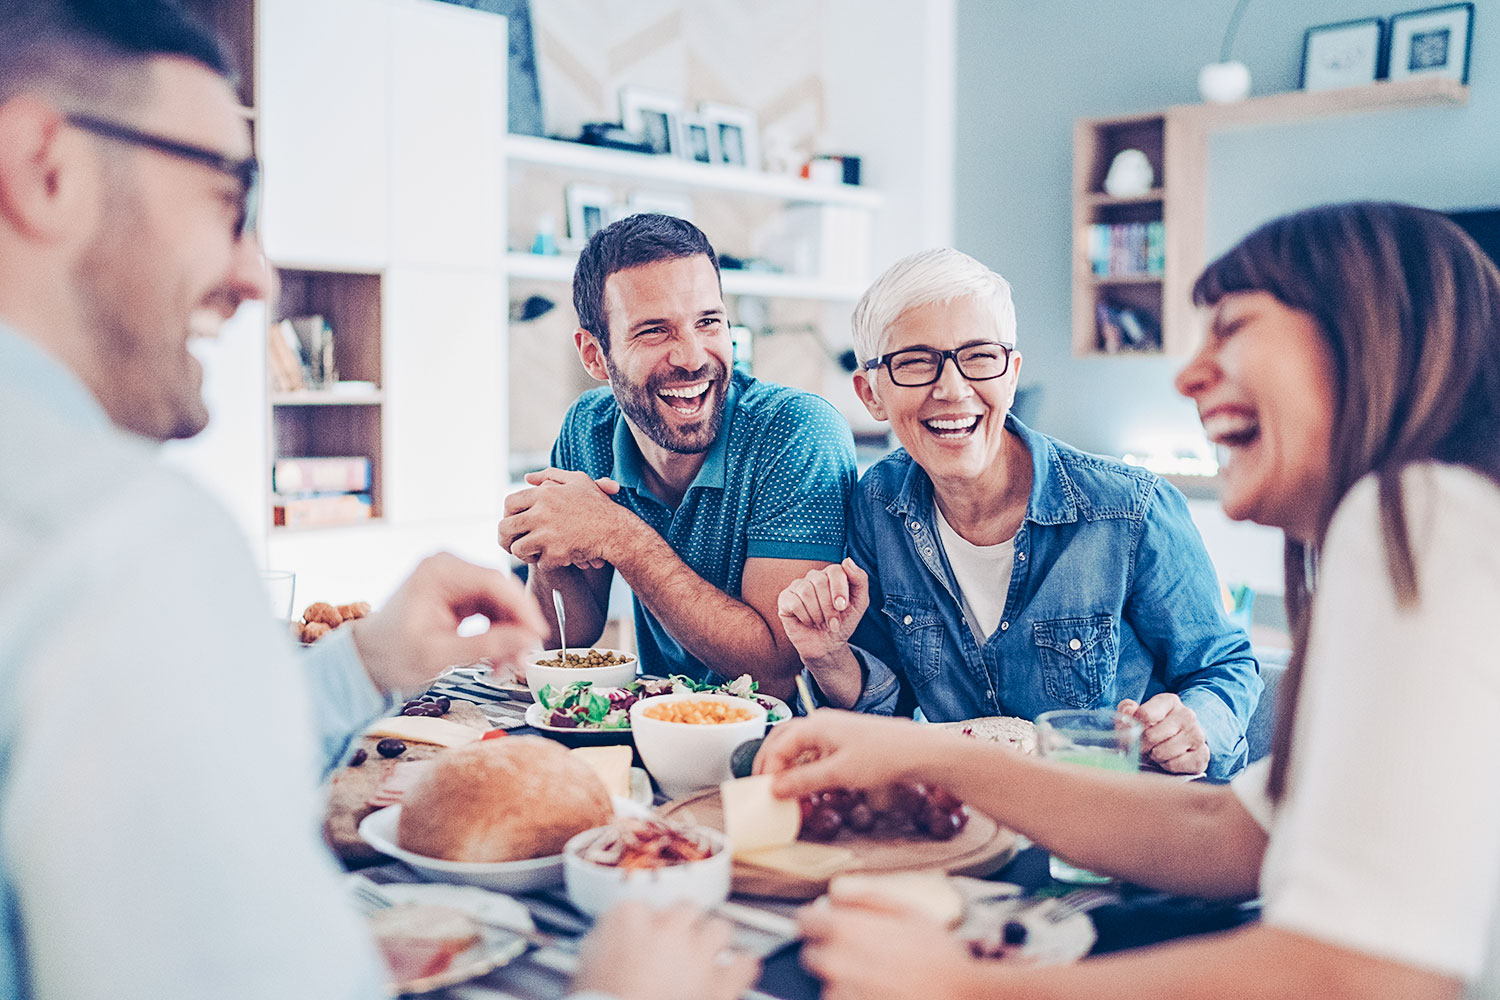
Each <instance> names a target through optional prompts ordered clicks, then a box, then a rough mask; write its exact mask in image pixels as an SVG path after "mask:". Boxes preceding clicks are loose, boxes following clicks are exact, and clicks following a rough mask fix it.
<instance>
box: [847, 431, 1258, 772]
mask: <svg viewBox="0 0 1500 1000" xmlns="http://www.w3.org/2000/svg"><path fill="white" fill-rule="evenodd" d="M1006 428H1007V429H1008V430H1010V431H1011V432H1013V433H1015V434H1017V435H1018V436H1019V437H1020V438H1021V440H1022V441H1023V442H1024V443H1025V444H1026V447H1027V449H1028V450H1029V451H1030V453H1031V462H1032V472H1033V481H1032V488H1031V497H1030V499H1029V500H1028V501H1027V506H1026V517H1025V519H1024V520H1023V521H1022V523H1021V528H1020V530H1019V531H1018V532H1017V533H1016V536H1015V562H1014V568H1013V570H1012V571H1011V577H1010V581H1009V589H1008V590H1007V592H1006V598H1005V610H1004V611H1003V612H1002V614H1001V621H1000V626H999V627H998V628H997V629H996V630H995V632H994V633H993V634H992V635H990V636H989V638H988V639H986V640H985V641H984V642H983V644H981V643H980V642H978V641H977V640H976V639H975V637H974V634H973V632H972V631H971V630H970V628H969V625H968V623H967V621H966V619H965V617H964V611H963V601H962V600H961V594H960V592H959V587H958V583H957V581H956V579H955V578H954V575H953V570H952V568H951V567H950V566H949V564H948V559H947V556H946V554H945V553H944V551H943V546H942V542H941V541H940V539H939V537H938V532H937V528H936V524H935V517H934V512H935V505H934V501H933V488H932V480H930V479H929V478H928V477H927V474H926V473H925V472H924V471H922V469H921V467H920V466H918V465H917V464H916V462H914V461H913V460H912V458H911V456H910V455H908V454H907V453H906V451H905V449H899V450H897V451H895V452H893V453H892V454H890V455H888V456H886V458H884V459H882V460H881V461H880V462H879V463H878V464H877V465H875V466H874V467H873V468H871V469H870V470H869V471H868V472H867V473H865V475H864V476H863V478H861V479H860V481H859V486H858V487H857V488H856V490H855V498H854V504H853V510H852V511H851V515H850V516H851V526H850V538H849V548H850V555H851V556H852V557H853V559H854V561H855V562H857V563H858V564H859V565H860V567H861V568H862V569H864V570H865V571H866V572H868V573H869V574H870V610H869V611H867V612H866V613H865V616H864V618H863V620H862V621H861V622H860V624H859V627H858V628H857V629H856V630H855V633H854V635H853V637H852V640H851V644H852V645H853V646H854V647H855V652H856V654H858V655H859V659H860V660H861V662H862V663H863V665H864V667H865V670H866V672H867V679H866V682H865V686H864V690H863V692H862V693H861V696H860V699H859V702H858V703H857V704H856V705H855V706H854V707H855V708H856V709H857V710H861V711H873V712H879V713H883V714H890V713H893V712H896V711H898V710H899V711H900V712H901V713H902V714H909V713H910V712H911V709H912V708H913V707H914V706H916V707H920V708H921V710H922V714H923V715H924V716H926V718H928V719H929V720H931V721H933V722H949V721H956V720H959V719H969V718H975V717H978V716H986V715H1018V716H1022V717H1024V718H1028V719H1034V718H1036V716H1038V715H1039V714H1041V713H1042V712H1046V711H1050V710H1052V709H1060V708H1105V707H1113V706H1114V705H1115V704H1117V703H1118V702H1119V701H1120V700H1121V699H1122V698H1133V699H1135V700H1137V701H1145V700H1146V699H1147V698H1150V697H1151V696H1153V695H1155V694H1158V693H1160V692H1162V691H1172V692H1175V693H1176V694H1177V695H1178V696H1179V697H1180V698H1181V699H1182V701H1183V703H1184V704H1186V705H1187V706H1188V707H1190V708H1191V709H1192V710H1193V711H1194V713H1196V715H1197V716H1198V720H1199V722H1200V723H1201V724H1202V726H1203V729H1204V732H1205V733H1206V734H1207V736H1208V747H1209V754H1210V760H1209V766H1208V774H1209V777H1210V778H1214V779H1216V780H1223V779H1227V778H1228V777H1229V776H1230V775H1232V774H1234V773H1235V772H1236V771H1238V770H1239V769H1240V768H1241V767H1243V766H1244V763H1245V757H1246V743H1245V727H1246V725H1247V723H1248V722H1249V720H1250V716H1251V714H1252V713H1253V712H1254V711H1255V706H1256V703H1257V702H1258V701H1259V699H1260V691H1261V681H1260V668H1259V665H1258V664H1257V663H1256V661H1255V658H1254V657H1253V656H1252V655H1251V652H1250V640H1249V637H1248V636H1247V635H1246V634H1245V632H1244V630H1242V629H1239V628H1236V627H1234V626H1232V625H1230V624H1229V622H1228V620H1227V618H1226V617H1225V614H1224V609H1223V604H1222V602H1221V600H1220V596H1219V584H1218V577H1217V575H1216V573H1215V571H1214V567H1213V564H1212V563H1211V562H1210V561H1209V558H1208V552H1207V551H1206V550H1205V549H1204V547H1203V541H1202V539H1201V538H1200V537H1199V536H1198V531H1197V529H1196V528H1195V527H1194V525H1193V522H1192V520H1191V518H1190V517H1189V515H1188V510H1187V503H1186V502H1185V501H1184V500H1183V497H1182V494H1181V493H1179V492H1178V491H1177V490H1176V489H1175V488H1174V487H1172V486H1171V485H1170V484H1168V483H1165V482H1163V481H1161V480H1160V479H1158V478H1157V477H1156V476H1154V475H1152V474H1151V473H1149V472H1147V471H1145V470H1143V469H1138V468H1134V467H1132V466H1128V465H1125V464H1124V463H1122V462H1118V461H1114V460H1112V459H1108V458H1102V457H1100V456H1097V455H1090V454H1087V453H1085V452H1081V451H1079V450H1077V449H1075V448H1072V447H1069V446H1068V445H1066V444H1063V443H1062V442H1061V441H1057V440H1056V439H1054V438H1050V437H1048V436H1047V435H1045V434H1041V433H1038V432H1036V431H1033V430H1031V429H1030V428H1028V427H1026V426H1025V425H1024V424H1022V423H1021V422H1020V421H1018V420H1016V419H1015V417H1008V418H1007V419H1006ZM995 585H996V586H997V587H1003V586H1005V585H1006V582H1005V581H1003V580H997V581H995Z"/></svg>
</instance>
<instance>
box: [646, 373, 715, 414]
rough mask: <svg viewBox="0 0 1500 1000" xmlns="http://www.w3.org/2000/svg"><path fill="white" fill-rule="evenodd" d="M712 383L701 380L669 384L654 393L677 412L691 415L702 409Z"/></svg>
mask: <svg viewBox="0 0 1500 1000" xmlns="http://www.w3.org/2000/svg"><path fill="white" fill-rule="evenodd" d="M712 384H713V383H712V381H703V382H698V383H695V384H693V385H682V386H670V387H668V388H665V389H659V390H657V393H656V395H657V397H658V398H660V399H661V401H662V402H664V403H666V404H667V406H669V407H671V408H672V409H673V410H674V411H676V412H677V413H681V414H683V415H684V416H693V415H695V414H697V413H698V411H699V410H701V409H703V403H704V400H706V399H707V398H708V390H709V387H710V386H711V385H712Z"/></svg>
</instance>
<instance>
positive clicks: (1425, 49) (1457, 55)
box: [1386, 3, 1474, 83]
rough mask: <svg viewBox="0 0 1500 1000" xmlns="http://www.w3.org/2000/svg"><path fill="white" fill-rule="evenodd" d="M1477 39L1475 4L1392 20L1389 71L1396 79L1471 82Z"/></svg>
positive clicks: (1431, 9)
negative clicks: (1473, 47) (1471, 59)
mask: <svg viewBox="0 0 1500 1000" xmlns="http://www.w3.org/2000/svg"><path fill="white" fill-rule="evenodd" d="M1473 37H1474V5H1473V4H1472V3H1454V4H1448V5H1447V6H1444V7H1428V8H1426V9H1424V10H1409V11H1407V12H1406V13H1404V14H1394V15H1392V17H1391V45H1390V63H1389V71H1388V73H1387V74H1386V75H1387V76H1389V77H1390V78H1391V79H1392V80H1410V79H1411V78H1413V77H1418V76H1446V77H1450V78H1452V79H1454V80H1457V81H1458V82H1460V83H1468V82H1469V42H1470V40H1471V39H1472V38H1473Z"/></svg>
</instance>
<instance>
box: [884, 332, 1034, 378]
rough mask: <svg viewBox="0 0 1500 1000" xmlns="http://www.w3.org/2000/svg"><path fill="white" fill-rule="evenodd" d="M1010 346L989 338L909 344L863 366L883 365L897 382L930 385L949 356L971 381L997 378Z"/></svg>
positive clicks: (1005, 366)
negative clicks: (945, 345)
mask: <svg viewBox="0 0 1500 1000" xmlns="http://www.w3.org/2000/svg"><path fill="white" fill-rule="evenodd" d="M1013 350H1015V348H1014V347H1012V346H1011V345H1010V344H998V343H993V342H989V341H986V342H984V343H979V344H965V345H964V346H963V347H958V348H955V349H953V350H951V351H938V350H934V349H933V348H931V347H908V348H906V349H905V350H902V351H892V352H891V353H890V354H886V355H882V356H881V357H878V358H876V359H874V360H873V361H866V362H865V363H864V367H865V368H866V369H867V370H868V369H874V368H879V367H880V366H881V365H885V370H886V372H887V373H888V374H889V375H890V376H891V381H892V382H894V383H896V384H897V385H903V386H918V385H931V384H932V383H934V382H936V381H937V380H938V379H940V378H942V377H943V365H945V364H947V363H948V359H949V358H952V359H953V365H954V367H956V368H957V369H958V373H959V374H960V375H962V376H963V377H964V378H966V379H968V380H969V381H970V382H984V381H987V380H989V379H992V378H999V377H1000V376H1001V375H1004V374H1005V373H1006V372H1007V371H1009V370H1010V352H1011V351H1013Z"/></svg>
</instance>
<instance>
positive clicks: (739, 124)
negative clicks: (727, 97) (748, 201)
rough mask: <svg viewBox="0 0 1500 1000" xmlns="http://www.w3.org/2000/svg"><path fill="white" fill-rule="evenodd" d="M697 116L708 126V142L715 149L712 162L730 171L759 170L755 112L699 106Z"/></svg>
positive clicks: (712, 105)
mask: <svg viewBox="0 0 1500 1000" xmlns="http://www.w3.org/2000/svg"><path fill="white" fill-rule="evenodd" d="M698 114H699V115H701V116H702V117H703V120H704V121H705V122H707V123H708V126H709V131H710V132H712V133H713V139H712V141H713V142H714V143H716V144H717V145H718V147H719V156H718V159H717V161H716V162H718V163H723V164H726V165H728V166H731V167H746V168H748V169H750V170H759V169H760V133H759V132H758V131H757V130H756V125H755V112H753V111H751V110H750V109H749V108H736V107H731V106H730V105H728V104H708V103H704V104H700V105H698Z"/></svg>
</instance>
